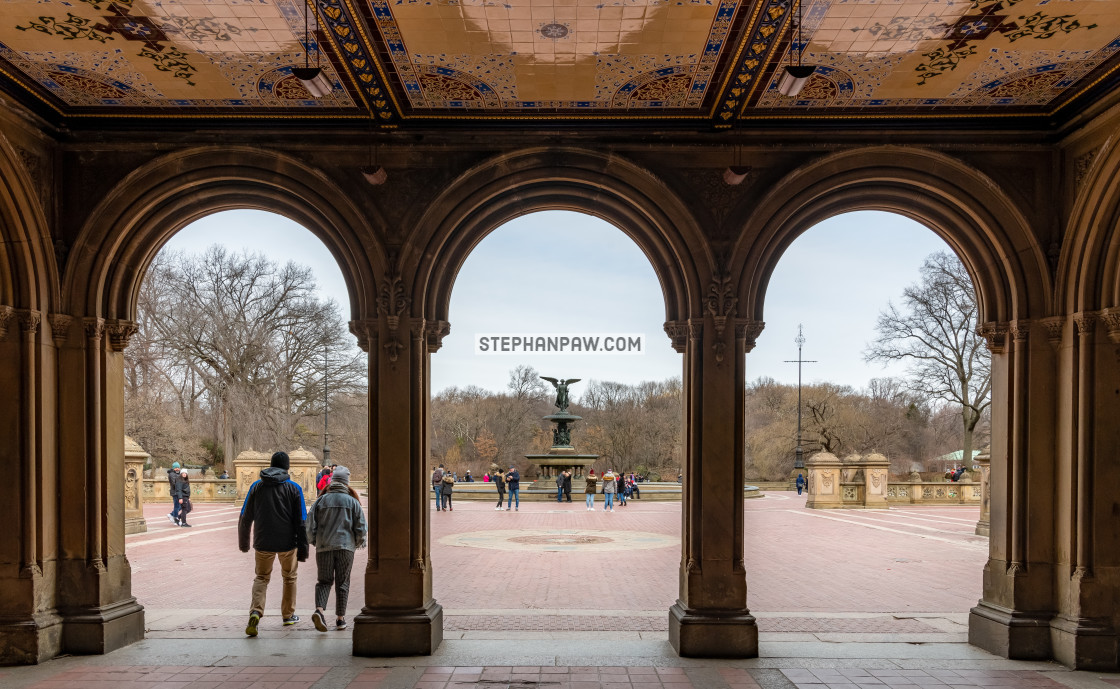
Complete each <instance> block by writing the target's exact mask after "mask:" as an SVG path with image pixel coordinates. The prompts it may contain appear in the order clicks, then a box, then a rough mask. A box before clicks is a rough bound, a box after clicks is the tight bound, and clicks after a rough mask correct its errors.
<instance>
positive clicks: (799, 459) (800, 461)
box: [785, 323, 817, 471]
mask: <svg viewBox="0 0 1120 689" xmlns="http://www.w3.org/2000/svg"><path fill="white" fill-rule="evenodd" d="M793 341H794V342H796V343H797V359H796V360H790V359H787V360H786V361H785V363H787V364H797V449H796V450H794V453H793V468H794V470H795V471H799V470H801V469H804V468H805V451H804V450H803V449H802V448H801V364H815V363H817V362H816V360H812V359H802V358H801V348H802V347H804V346H805V334H804V333H803V332H802V331H801V324H800V323H798V325H797V337H795V338H793Z"/></svg>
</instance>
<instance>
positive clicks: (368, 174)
mask: <svg viewBox="0 0 1120 689" xmlns="http://www.w3.org/2000/svg"><path fill="white" fill-rule="evenodd" d="M374 152H375V151H374V146H373V110H370V112H369V165H363V166H362V167H361V173H362V177H365V178H366V181H367V182H369V183H370V184H372V185H373V186H375V187H376V186H379V185H382V184H385V181H386V180H388V179H389V173H388V172H387V171H386V170H385V168H383V167H381V166H380V165H378V164H377V162H376V158H375V157H374Z"/></svg>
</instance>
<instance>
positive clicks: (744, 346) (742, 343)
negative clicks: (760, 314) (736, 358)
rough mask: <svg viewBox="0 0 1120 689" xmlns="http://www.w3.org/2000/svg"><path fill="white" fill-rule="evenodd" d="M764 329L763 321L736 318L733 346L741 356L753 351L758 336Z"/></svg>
mask: <svg viewBox="0 0 1120 689" xmlns="http://www.w3.org/2000/svg"><path fill="white" fill-rule="evenodd" d="M765 327H766V323H765V321H756V320H754V319H751V318H736V319H735V344H736V346H738V347H739V351H740V352H742V353H743V354H747V353H749V352H750V351H751V350H752V349H754V347H755V345H756V344H757V341H758V336H759V335H761V334H762V330H763V328H765Z"/></svg>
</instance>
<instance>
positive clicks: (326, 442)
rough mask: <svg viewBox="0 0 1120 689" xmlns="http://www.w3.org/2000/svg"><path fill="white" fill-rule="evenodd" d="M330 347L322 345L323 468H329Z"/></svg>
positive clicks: (325, 344)
mask: <svg viewBox="0 0 1120 689" xmlns="http://www.w3.org/2000/svg"><path fill="white" fill-rule="evenodd" d="M329 348H330V345H328V344H327V343H325V342H324V343H323V466H325V467H329V466H330V465H331V447H330V444H329V438H330V433H329V432H328V428H329V426H328V424H329V418H330V397H329V396H328V395H329V391H328V390H329V376H330V370H331V369H330V360H329V359H328V358H327V352H328V351H329Z"/></svg>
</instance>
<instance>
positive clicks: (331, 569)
mask: <svg viewBox="0 0 1120 689" xmlns="http://www.w3.org/2000/svg"><path fill="white" fill-rule="evenodd" d="M315 564H316V565H318V569H319V579H318V581H316V582H315V607H316V608H323V609H326V607H327V598H329V597H330V595H331V584H334V592H335V596H334V614H335V615H336V616H338V617H345V616H346V599H347V598H349V597H350V570H351V569H353V568H354V551H353V550H327V551H323V550H316V551H315Z"/></svg>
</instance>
